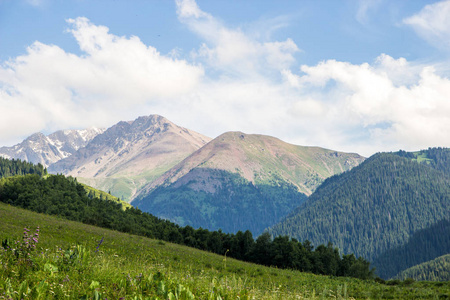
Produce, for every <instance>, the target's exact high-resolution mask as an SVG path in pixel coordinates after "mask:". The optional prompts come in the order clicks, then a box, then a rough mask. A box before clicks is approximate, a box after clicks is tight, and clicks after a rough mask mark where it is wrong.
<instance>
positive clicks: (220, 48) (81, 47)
mask: <svg viewBox="0 0 450 300" xmlns="http://www.w3.org/2000/svg"><path fill="white" fill-rule="evenodd" d="M449 49H450V1H402V0H401V1H387V0H373V1H366V0H360V1H356V0H353V1H331V0H329V1H287V0H285V1H262V0H258V1H256V0H248V1H222V0H220V1H203V0H198V1H194V0H179V1H178V0H177V1H162V0H161V1H159V0H158V1H157V0H154V1H152V0H149V1H139V0H135V1H125V0H116V1H111V0H108V1H106V0H105V1H102V0H96V1H87V0H73V1H72V0H66V1H62V0H28V1H26V0H0V108H1V109H2V112H3V114H2V115H4V116H6V117H4V118H2V120H0V146H2V145H12V144H14V143H17V142H20V141H21V140H22V139H23V138H25V137H26V136H28V135H30V134H32V133H34V132H38V131H41V132H44V133H50V132H53V131H55V130H58V129H69V128H80V129H81V128H86V127H90V126H98V127H108V126H111V125H113V124H114V123H116V122H118V121H120V120H133V119H135V118H137V117H138V116H140V115H149V114H160V115H163V116H165V117H167V118H168V119H169V120H171V121H173V122H175V123H177V124H178V125H181V126H184V127H187V128H189V129H193V130H195V131H198V132H200V133H203V134H205V135H208V136H210V137H215V136H217V135H219V134H221V133H223V132H225V131H230V130H240V131H244V132H247V133H260V134H268V135H273V136H276V137H279V138H280V139H282V140H285V141H287V142H291V143H294V144H300V145H314V146H322V147H326V148H332V149H336V150H342V151H352V152H359V153H361V154H363V155H370V154H373V153H375V152H378V151H395V150H398V149H405V150H417V149H421V148H427V147H431V146H447V147H448V146H450V138H449V137H450V130H449V128H450V81H449V74H450V60H449V54H450V50H449Z"/></svg>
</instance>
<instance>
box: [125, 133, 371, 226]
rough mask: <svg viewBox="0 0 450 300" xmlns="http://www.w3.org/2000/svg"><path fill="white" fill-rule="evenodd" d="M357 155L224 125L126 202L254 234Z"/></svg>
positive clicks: (163, 214)
mask: <svg viewBox="0 0 450 300" xmlns="http://www.w3.org/2000/svg"><path fill="white" fill-rule="evenodd" d="M363 160H364V158H363V157H361V156H360V155H358V154H351V153H350V154H349V153H342V152H336V151H332V150H327V149H323V148H319V147H302V146H296V145H292V144H288V143H285V142H283V141H281V140H279V139H277V138H274V137H270V136H265V135H256V134H245V133H242V132H227V133H224V134H222V135H220V136H218V137H217V138H215V139H214V140H212V141H211V142H209V143H208V144H207V145H205V146H204V147H202V148H200V149H199V150H197V151H195V152H194V153H192V154H191V155H190V156H189V157H187V158H186V159H184V160H183V161H182V162H180V163H179V164H177V165H176V166H175V167H173V168H172V169H170V170H169V171H167V172H166V173H164V174H163V175H162V176H160V177H159V178H158V179H156V180H155V181H153V182H151V183H149V184H148V185H147V186H145V187H143V189H142V190H141V192H140V193H139V194H138V195H137V196H136V198H135V200H133V202H132V204H133V205H134V206H138V207H139V208H140V209H142V210H144V211H149V212H151V213H154V214H156V215H158V216H161V217H164V218H167V219H169V220H172V221H175V222H177V223H179V224H181V225H191V226H193V227H196V228H197V227H203V228H208V229H213V230H217V229H222V230H224V231H225V232H236V231H237V230H241V229H249V230H250V231H251V232H253V233H254V234H260V233H261V232H262V231H263V230H264V229H265V228H267V227H269V226H271V225H273V224H275V222H276V221H278V220H281V218H282V217H284V216H286V215H287V214H288V213H289V212H290V211H291V210H292V209H294V208H296V207H297V206H299V205H300V204H301V203H302V202H303V201H304V200H305V199H306V196H307V195H309V194H311V193H312V191H314V189H315V188H316V187H317V186H318V185H320V183H321V182H322V181H323V180H324V179H325V178H327V177H329V176H331V175H333V174H336V173H341V172H343V171H345V170H348V169H350V168H352V167H354V166H356V165H358V164H359V163H360V162H362V161H363ZM249 211H251V213H249Z"/></svg>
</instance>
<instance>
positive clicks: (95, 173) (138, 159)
mask: <svg viewBox="0 0 450 300" xmlns="http://www.w3.org/2000/svg"><path fill="white" fill-rule="evenodd" d="M209 140H210V138H209V137H206V136H204V135H201V134H199V133H197V132H195V131H192V130H189V129H186V128H183V127H180V126H178V125H175V124H174V123H172V122H170V121H169V120H167V119H166V118H164V117H162V116H159V115H150V116H141V117H138V118H137V119H135V120H133V121H120V122H118V123H117V124H115V125H113V126H111V127H110V128H108V129H107V130H106V131H105V132H104V133H102V134H100V135H98V136H96V137H95V138H94V139H93V140H92V141H91V142H89V143H88V144H87V145H86V146H85V147H84V148H80V149H79V150H78V151H77V152H75V153H74V154H73V155H72V156H70V157H67V158H65V159H63V160H60V161H58V162H56V163H55V164H53V165H52V166H50V167H49V172H51V173H63V174H65V175H70V176H74V177H77V178H79V180H80V182H83V183H86V184H89V185H92V186H94V187H96V188H99V189H102V190H111V191H112V193H113V194H115V195H116V196H119V197H122V198H124V194H125V196H126V198H128V199H130V198H131V197H133V195H134V193H135V192H136V191H137V190H138V189H139V187H140V186H141V185H143V184H145V183H146V182H148V181H152V180H153V179H155V178H157V177H158V176H159V175H160V174H162V173H163V172H165V171H166V170H168V169H170V168H171V167H172V166H173V165H175V164H176V163H178V162H179V161H181V160H182V159H184V158H185V157H186V156H188V155H189V154H191V153H192V152H194V151H195V150H197V149H198V148H200V147H201V146H202V145H204V144H206V143H207V142H208V141H209Z"/></svg>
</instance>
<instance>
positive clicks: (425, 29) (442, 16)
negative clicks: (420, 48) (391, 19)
mask: <svg viewBox="0 0 450 300" xmlns="http://www.w3.org/2000/svg"><path fill="white" fill-rule="evenodd" d="M403 23H404V24H407V25H410V26H411V27H412V28H413V29H414V30H415V31H416V32H417V34H419V35H420V36H421V37H422V38H424V39H425V40H427V41H428V42H429V43H431V44H432V45H434V46H436V47H438V48H440V49H444V50H446V51H448V49H449V46H450V0H446V1H441V2H437V3H434V4H429V5H426V6H425V7H424V8H423V9H422V10H421V11H420V12H418V13H417V14H415V15H413V16H411V17H409V18H406V19H404V20H403Z"/></svg>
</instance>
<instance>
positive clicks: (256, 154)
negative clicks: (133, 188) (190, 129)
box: [141, 132, 364, 195]
mask: <svg viewBox="0 0 450 300" xmlns="http://www.w3.org/2000/svg"><path fill="white" fill-rule="evenodd" d="M363 161H364V157H362V156H360V155H358V154H355V153H344V152H336V151H333V150H328V149H323V148H319V147H303V146H296V145H292V144H288V143H285V142H283V141H281V140H279V139H277V138H274V137H271V136H265V135H257V134H245V133H242V132H227V133H224V134H222V135H220V136H219V137H217V138H215V139H214V140H212V141H211V142H210V143H208V144H207V145H205V146H204V147H202V148H201V149H199V150H197V151H196V152H194V153H193V154H192V155H190V156H189V157H188V158H186V159H185V160H183V161H182V162H181V163H180V164H178V165H177V166H175V167H174V168H172V169H171V170H169V171H168V172H166V173H165V174H164V175H162V176H161V177H159V178H158V179H156V180H155V181H154V182H152V183H150V184H148V185H147V186H146V187H145V188H144V189H143V190H142V192H141V193H148V192H149V191H151V190H153V189H154V188H156V187H158V186H161V185H167V184H171V183H174V182H176V181H177V180H180V179H181V180H182V182H186V181H188V178H189V177H191V176H190V175H189V173H191V175H193V174H194V172H192V171H193V170H194V169H218V170H224V171H228V172H231V173H237V174H239V175H240V176H242V177H243V178H245V179H247V180H248V181H250V182H253V183H265V182H268V181H270V180H271V179H273V178H275V177H276V178H278V179H283V180H284V181H286V182H289V183H291V184H293V185H294V186H296V187H297V188H298V190H299V191H300V192H302V193H304V194H306V195H310V194H311V193H312V192H313V191H314V190H315V188H316V187H317V186H318V185H319V184H320V183H321V182H322V181H323V180H324V179H326V178H327V177H330V176H331V175H334V174H337V173H341V172H344V171H346V170H349V169H351V168H352V167H354V166H357V165H359V164H360V163H361V162H363ZM195 174H196V176H197V175H198V174H199V172H195ZM202 174H203V175H202V177H205V176H207V175H206V174H205V172H202ZM185 176H187V178H184V179H182V178H183V177H185ZM177 185H181V182H179V183H177ZM203 189H205V190H208V189H211V186H210V185H208V183H207V182H205V185H204V187H203Z"/></svg>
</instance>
